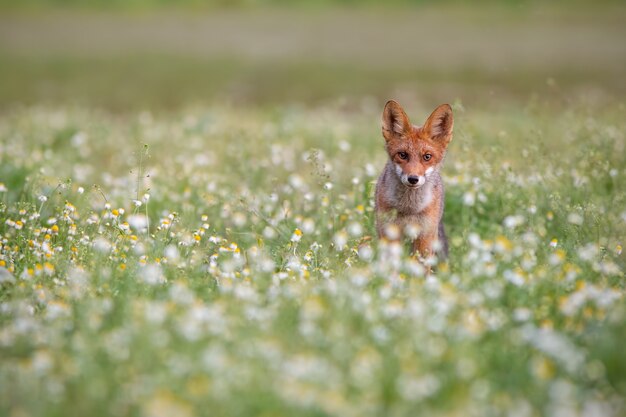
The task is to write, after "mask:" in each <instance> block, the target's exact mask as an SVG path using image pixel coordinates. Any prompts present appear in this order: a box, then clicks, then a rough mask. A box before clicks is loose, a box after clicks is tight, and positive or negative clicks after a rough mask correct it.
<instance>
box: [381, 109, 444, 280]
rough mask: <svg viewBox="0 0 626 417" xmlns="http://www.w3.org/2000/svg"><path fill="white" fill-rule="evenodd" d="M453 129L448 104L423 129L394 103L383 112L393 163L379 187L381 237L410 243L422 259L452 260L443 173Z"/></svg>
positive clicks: (390, 157) (431, 116) (387, 149)
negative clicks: (447, 235)
mask: <svg viewBox="0 0 626 417" xmlns="http://www.w3.org/2000/svg"><path fill="white" fill-rule="evenodd" d="M453 128H454V119H453V115H452V107H450V105H449V104H441V105H440V106H438V107H437V108H436V109H435V110H434V111H433V112H432V114H431V115H430V116H429V117H428V118H427V119H426V122H425V123H424V124H423V125H422V126H415V125H412V124H411V122H410V121H409V118H408V116H407V115H406V113H405V112H404V109H403V108H402V106H400V104H398V102H396V101H394V100H389V101H388V102H387V104H385V108H384V110H383V114H382V134H383V137H384V139H385V150H386V151H387V154H388V155H389V159H388V160H387V163H386V165H385V168H384V169H383V172H382V173H381V174H380V177H379V178H378V181H377V183H376V191H375V213H376V232H377V234H378V238H379V239H383V238H384V239H387V240H392V241H398V240H401V239H409V240H411V254H412V255H413V256H417V257H419V258H421V259H422V260H424V259H428V258H430V257H431V256H433V255H436V256H437V257H438V258H439V259H441V260H443V259H446V258H447V257H448V240H447V237H446V233H445V230H444V225H443V221H442V218H443V209H444V187H443V181H442V179H441V175H440V169H441V166H442V164H443V160H444V157H445V155H446V150H447V148H448V144H449V143H450V141H451V140H452V131H453ZM428 271H430V269H428Z"/></svg>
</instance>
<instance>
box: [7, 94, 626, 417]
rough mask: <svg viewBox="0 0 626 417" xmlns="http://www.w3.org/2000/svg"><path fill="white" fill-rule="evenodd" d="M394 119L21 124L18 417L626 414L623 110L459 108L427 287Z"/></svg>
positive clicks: (288, 110) (307, 112) (271, 114)
mask: <svg viewBox="0 0 626 417" xmlns="http://www.w3.org/2000/svg"><path fill="white" fill-rule="evenodd" d="M378 104H379V103H371V102H369V101H364V102H363V103H362V105H361V106H360V107H358V108H352V109H346V108H344V107H342V106H340V105H329V106H325V107H320V108H316V109H304V108H300V107H295V106H294V107H286V106H283V107H278V108H271V109H270V108H261V107H252V108H245V109H239V108H233V107H198V108H190V109H187V110H180V111H179V112H176V113H174V114H169V115H165V116H156V115H152V114H150V113H146V112H143V113H141V112H136V113H133V114H129V115H126V116H124V117H121V116H119V115H117V116H116V115H113V114H110V113H106V112H97V111H88V110H84V109H78V108H75V107H67V108H63V109H58V108H57V109H52V108H48V107H25V108H22V109H15V110H13V111H11V112H9V113H8V114H6V115H5V116H3V118H2V119H0V139H1V140H0V181H1V184H0V202H1V203H0V219H1V222H0V241H1V242H2V245H1V252H0V386H2V389H1V390H0V414H2V415H6V416H44V415H45V416H87V415H89V416H105V415H116V416H192V415H207V416H209V415H210V416H250V415H259V416H260V415H263V416H294V415H302V416H331V415H336V416H407V415H429V416H438V415H441V416H461V415H463V416H491V415H494V416H495V415H510V416H538V415H553V416H576V415H580V416H619V415H624V413H626V402H625V397H624V395H626V355H625V354H624V341H625V340H626V339H625V335H626V300H625V297H624V265H625V262H624V254H623V253H622V245H624V240H623V239H624V236H626V185H625V182H624V177H625V176H626V152H625V149H624V147H625V146H626V137H625V133H626V123H625V122H624V120H626V117H625V116H626V115H625V109H624V107H623V105H622V106H621V107H620V106H614V107H612V108H611V109H609V110H607V109H605V108H600V107H593V106H583V105H580V106H570V107H569V108H567V109H563V108H548V107H543V106H541V105H540V104H537V103H530V104H529V105H528V106H526V107H525V108H521V107H520V108H514V109H503V110H502V111H500V112H490V113H488V112H481V111H479V110H469V109H467V110H466V109H464V108H463V105H462V104H461V103H456V104H455V105H454V106H453V107H454V111H455V117H456V123H455V137H454V139H453V141H452V143H451V145H450V151H449V154H448V158H447V161H446V163H445V166H444V169H443V173H444V181H445V183H446V186H447V199H446V213H445V222H446V226H447V229H448V235H449V239H450V248H451V250H450V258H449V261H448V262H443V261H441V262H438V265H437V266H436V272H435V273H434V274H432V275H430V276H425V275H424V268H423V267H422V265H421V264H419V263H418V262H417V261H415V260H414V259H412V258H411V257H409V256H408V254H407V248H405V247H404V246H401V245H398V244H394V243H390V242H380V241H378V239H377V238H376V236H375V234H374V228H373V218H374V215H373V214H374V213H373V199H372V194H373V187H374V184H375V181H376V177H377V175H378V173H379V171H380V170H381V169H382V166H383V165H384V161H385V157H386V155H385V153H384V151H383V149H382V143H383V139H382V137H381V136H380V126H379V118H380V114H379V113H380V109H379V107H380V108H381V109H382V106H378ZM409 108H410V112H411V114H424V115H425V114H426V110H427V109H425V108H419V107H417V106H413V107H409Z"/></svg>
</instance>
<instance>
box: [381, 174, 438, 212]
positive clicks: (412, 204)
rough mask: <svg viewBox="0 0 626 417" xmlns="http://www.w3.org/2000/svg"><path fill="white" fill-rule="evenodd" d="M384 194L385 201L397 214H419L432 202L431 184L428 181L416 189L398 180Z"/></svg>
mask: <svg viewBox="0 0 626 417" xmlns="http://www.w3.org/2000/svg"><path fill="white" fill-rule="evenodd" d="M394 188H395V189H394ZM385 194H386V200H387V202H388V203H389V204H390V205H391V206H392V207H393V208H394V209H396V210H397V211H398V214H400V215H405V216H411V215H412V216H416V215H419V214H420V213H421V212H423V211H424V210H425V209H426V208H427V207H428V206H429V205H430V204H431V203H432V202H433V197H434V193H433V184H432V183H430V182H427V183H426V184H424V185H423V186H422V187H420V188H417V189H411V188H408V187H405V186H404V185H402V184H401V183H399V182H398V183H397V184H396V186H395V187H390V189H389V190H388V191H387V192H386V193H385Z"/></svg>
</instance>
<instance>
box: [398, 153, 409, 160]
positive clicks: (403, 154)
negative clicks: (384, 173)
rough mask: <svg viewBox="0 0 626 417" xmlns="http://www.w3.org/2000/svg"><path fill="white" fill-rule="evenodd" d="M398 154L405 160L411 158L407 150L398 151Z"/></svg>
mask: <svg viewBox="0 0 626 417" xmlns="http://www.w3.org/2000/svg"><path fill="white" fill-rule="evenodd" d="M398 156H399V157H400V159H404V160H405V161H406V160H407V159H409V154H408V153H406V152H398Z"/></svg>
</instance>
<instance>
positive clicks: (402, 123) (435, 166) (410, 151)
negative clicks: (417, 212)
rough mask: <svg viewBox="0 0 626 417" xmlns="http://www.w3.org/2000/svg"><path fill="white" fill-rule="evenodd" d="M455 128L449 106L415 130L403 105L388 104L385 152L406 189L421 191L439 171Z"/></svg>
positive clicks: (384, 130) (384, 120) (385, 119)
mask: <svg viewBox="0 0 626 417" xmlns="http://www.w3.org/2000/svg"><path fill="white" fill-rule="evenodd" d="M453 125H454V120H453V118H452V108H451V107H450V105H449V104H442V105H440V106H439V107H437V108H436V109H435V111H433V113H432V114H431V115H430V116H429V117H428V119H426V122H425V123H424V125H423V126H414V125H412V124H411V122H410V121H409V118H408V116H407V115H406V113H405V112H404V110H403V109H402V106H400V104H398V103H397V102H396V101H394V100H389V101H388V102H387V104H386V105H385V110H384V111H383V137H384V138H385V149H386V150H387V152H388V153H389V159H390V160H391V162H392V164H393V166H394V168H395V172H396V174H397V175H398V178H400V181H402V183H403V184H404V185H406V186H407V187H413V188H418V187H421V186H423V185H424V184H426V182H427V181H428V179H429V177H430V176H431V175H432V174H433V173H434V172H437V171H438V170H439V166H440V164H441V163H442V162H443V158H444V156H445V153H446V148H447V147H448V143H450V140H451V139H452V128H453Z"/></svg>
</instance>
